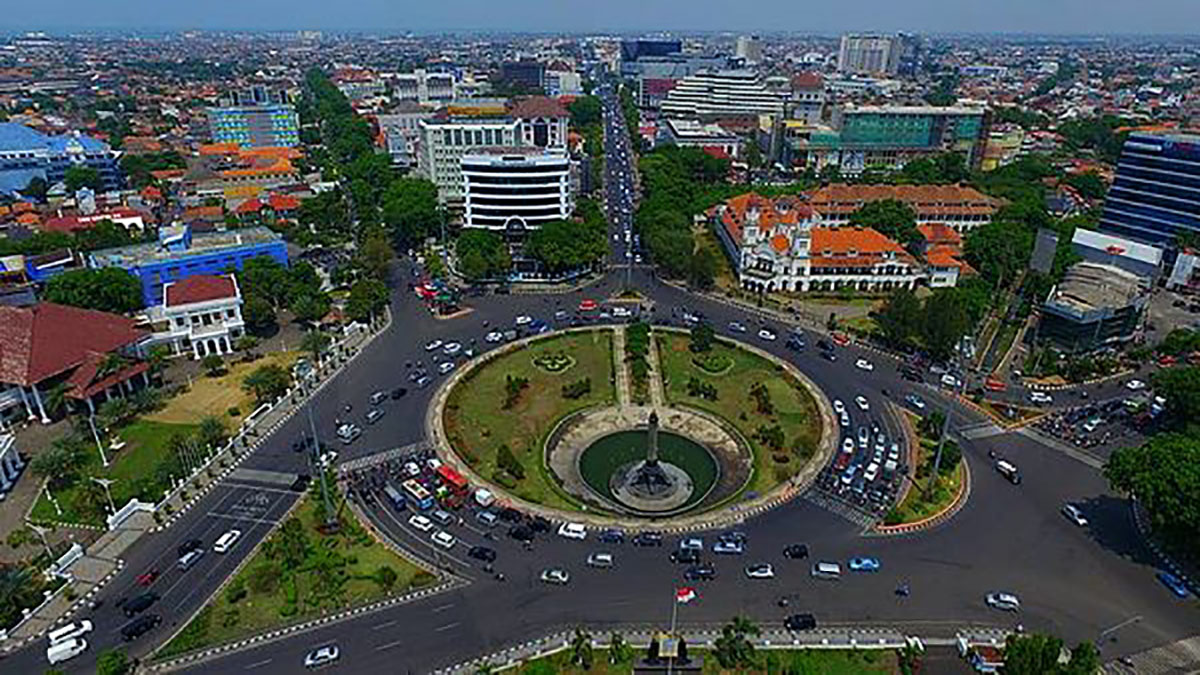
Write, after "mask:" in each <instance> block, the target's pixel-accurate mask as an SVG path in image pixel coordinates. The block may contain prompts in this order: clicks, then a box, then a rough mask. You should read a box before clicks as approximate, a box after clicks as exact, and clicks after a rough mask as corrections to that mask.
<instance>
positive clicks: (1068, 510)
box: [1062, 504, 1088, 527]
mask: <svg viewBox="0 0 1200 675" xmlns="http://www.w3.org/2000/svg"><path fill="white" fill-rule="evenodd" d="M1062 514H1063V515H1064V516H1066V517H1067V520H1069V521H1071V522H1072V523H1075V524H1076V525H1078V526H1079V527H1087V526H1088V519H1087V518H1085V517H1084V515H1083V511H1080V510H1079V507H1078V506H1075V505H1074V504H1063V507H1062Z"/></svg>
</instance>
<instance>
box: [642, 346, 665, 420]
mask: <svg viewBox="0 0 1200 675" xmlns="http://www.w3.org/2000/svg"><path fill="white" fill-rule="evenodd" d="M657 345H658V340H656V339H654V335H653V333H651V336H650V349H649V351H647V352H646V362H647V363H649V364H650V407H651V408H654V409H655V410H663V409H665V408H666V407H667V396H666V393H665V392H664V391H663V372H662V368H661V366H660V364H659V361H658V346H657Z"/></svg>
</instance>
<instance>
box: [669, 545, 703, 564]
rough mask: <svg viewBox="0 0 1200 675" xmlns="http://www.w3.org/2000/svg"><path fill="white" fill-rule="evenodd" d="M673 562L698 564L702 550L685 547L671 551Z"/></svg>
mask: <svg viewBox="0 0 1200 675" xmlns="http://www.w3.org/2000/svg"><path fill="white" fill-rule="evenodd" d="M671 562H674V563H679V564H681V565H696V564H698V563H699V562H700V551H697V550H696V549H694V548H685V549H681V550H678V551H672V552H671Z"/></svg>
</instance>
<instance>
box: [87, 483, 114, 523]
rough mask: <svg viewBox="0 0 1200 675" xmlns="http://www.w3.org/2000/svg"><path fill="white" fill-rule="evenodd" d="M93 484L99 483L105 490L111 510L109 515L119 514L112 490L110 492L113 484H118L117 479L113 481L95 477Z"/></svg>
mask: <svg viewBox="0 0 1200 675" xmlns="http://www.w3.org/2000/svg"><path fill="white" fill-rule="evenodd" d="M92 482H93V483H99V484H100V487H102V488H104V496H105V497H108V510H109V513H113V514H115V513H116V512H117V506H116V504H114V503H113V498H112V490H110V489H109V488H110V487H111V486H112V484H113V483H115V482H117V481H116V480H115V479H112V478H96V477H93V478H92Z"/></svg>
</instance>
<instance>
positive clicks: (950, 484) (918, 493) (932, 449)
mask: <svg viewBox="0 0 1200 675" xmlns="http://www.w3.org/2000/svg"><path fill="white" fill-rule="evenodd" d="M936 453H937V445H936V444H934V442H933V441H931V440H929V439H927V438H922V439H921V447H920V448H919V449H918V451H917V455H918V459H917V466H918V467H919V468H918V470H917V482H916V484H915V485H913V486H911V487H910V488H909V490H908V494H907V495H905V496H904V501H902V502H900V504H898V505H897V506H896V507H894V508H893V509H892V510H891V511H890V512H889V513H888V516H887V519H886V520H885V521H884V522H885V523H886V524H888V525H901V524H904V523H915V522H917V521H919V520H924V519H925V518H928V517H930V516H932V515H934V514H936V513H938V512H939V511H941V510H942V509H944V508H946V507H947V506H949V505H950V504H951V503H952V502H953V501H954V497H955V496H957V495H958V489H959V486H960V485H962V481H963V471H965V469H964V468H963V463H962V461H959V463H958V466H956V467H955V468H954V471H953V472H951V473H950V474H942V475H941V476H939V477H938V479H937V481H935V482H934V486H933V489H932V490H927V489H926V488H927V487H928V485H929V472H930V471H932V467H933V461H934V457H935V455H936Z"/></svg>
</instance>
